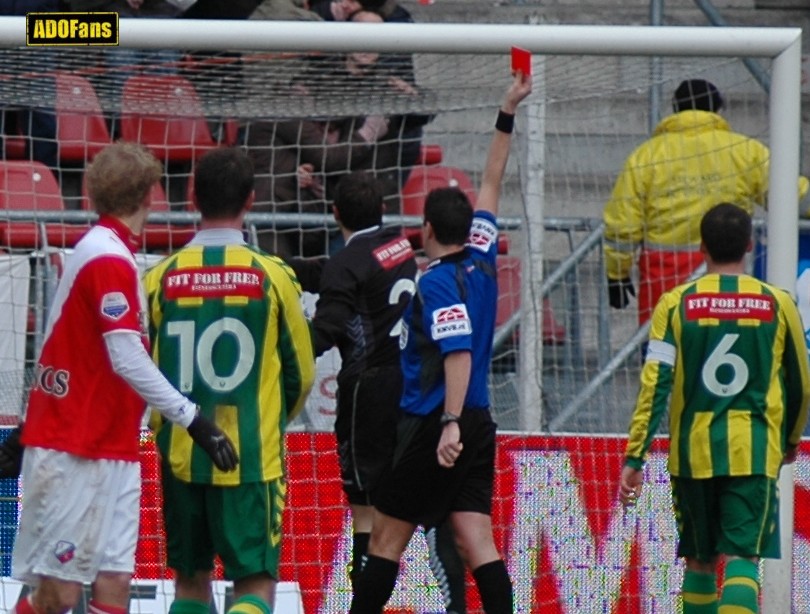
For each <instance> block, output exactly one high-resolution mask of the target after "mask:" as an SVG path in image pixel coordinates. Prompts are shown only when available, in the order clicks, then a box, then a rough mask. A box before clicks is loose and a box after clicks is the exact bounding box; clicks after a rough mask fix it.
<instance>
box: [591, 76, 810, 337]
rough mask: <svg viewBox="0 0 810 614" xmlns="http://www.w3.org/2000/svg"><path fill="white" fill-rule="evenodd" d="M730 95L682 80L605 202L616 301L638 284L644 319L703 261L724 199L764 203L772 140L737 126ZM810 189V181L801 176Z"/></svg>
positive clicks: (802, 188)
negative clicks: (705, 235) (728, 116)
mask: <svg viewBox="0 0 810 614" xmlns="http://www.w3.org/2000/svg"><path fill="white" fill-rule="evenodd" d="M724 106H725V101H724V99H723V96H722V95H721V94H720V92H719V91H718V89H717V88H716V87H715V86H714V85H713V84H712V83H710V82H708V81H705V80H703V79H689V80H687V81H683V82H682V83H681V84H680V85H679V86H678V88H677V89H676V90H675V95H674V96H673V99H672V107H673V111H674V114H672V115H670V116H669V117H666V118H664V119H663V120H662V121H661V123H659V124H658V126H657V127H656V129H655V133H654V134H653V136H652V138H650V139H649V140H648V141H646V142H644V143H642V144H641V145H640V146H639V147H638V148H636V150H635V151H634V152H633V153H632V154H630V156H629V157H628V158H627V160H626V161H625V163H624V167H623V169H622V171H621V173H620V175H619V177H618V179H617V180H616V184H615V186H614V187H613V193H612V195H611V197H610V200H609V201H608V203H607V205H606V206H605V210H604V222H605V262H606V268H607V278H608V290H609V296H610V305H611V307H614V308H616V309H623V308H624V307H626V306H627V304H628V303H629V301H630V297H631V296H635V288H634V286H633V282H632V278H631V268H632V266H633V260H634V257H635V254H636V252H638V251H639V250H640V254H639V255H638V269H639V293H638V321H639V324H644V323H645V322H646V321H647V320H648V319H649V317H650V313H651V311H652V309H653V307H654V306H655V304H656V302H657V301H658V298H659V297H660V296H661V294H662V293H663V292H665V291H666V290H669V289H670V288H673V287H674V286H676V285H678V284H680V283H682V282H684V281H685V280H686V279H687V278H688V277H689V276H690V275H691V274H692V273H693V272H694V271H695V270H696V269H697V268H698V266H699V265H700V264H701V263H702V262H703V255H702V254H701V252H700V250H699V245H700V219H701V217H702V216H703V214H704V213H705V212H706V211H707V210H708V209H709V207H711V206H712V205H714V204H715V203H717V202H732V203H735V204H737V205H739V206H740V207H743V208H744V209H745V210H746V211H748V212H749V213H752V212H753V210H754V207H755V206H756V205H765V202H766V194H767V190H768V158H769V151H768V148H767V147H766V146H765V145H763V144H762V143H760V142H759V141H756V140H754V139H752V138H749V137H747V136H744V135H742V134H737V133H735V132H732V131H731V128H730V127H729V124H728V122H727V121H726V120H725V119H724V118H723V117H721V116H720V110H721V109H722V108H723V107H724ZM799 192H800V195H801V197H802V198H804V197H805V196H806V195H807V192H808V181H807V179H806V178H804V177H802V178H800V182H799Z"/></svg>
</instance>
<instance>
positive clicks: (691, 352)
mask: <svg viewBox="0 0 810 614" xmlns="http://www.w3.org/2000/svg"><path fill="white" fill-rule="evenodd" d="M809 386H810V372H809V371H808V359H807V347H806V345H805V340H804V329H803V327H802V323H801V320H800V317H799V313H798V310H797V308H796V305H795V304H794V302H793V300H792V298H791V297H790V296H789V295H788V294H787V293H786V292H784V291H783V290H780V289H778V288H775V287H773V286H771V285H769V284H766V283H764V282H761V281H759V280H757V279H754V278H753V277H750V276H748V275H739V276H738V275H718V274H709V275H705V276H703V277H701V278H700V279H698V280H696V281H694V282H690V283H686V284H683V285H681V286H678V287H677V288H675V289H673V290H671V291H670V292H668V293H666V294H664V296H663V297H662V298H661V300H660V301H659V302H658V304H657V306H656V308H655V311H654V313H653V318H652V322H651V328H650V343H649V347H648V352H647V358H646V361H645V364H644V368H643V370H642V373H641V388H640V392H639V395H638V400H637V402H636V407H635V412H634V414H633V418H632V421H631V424H630V438H629V441H628V444H627V449H626V456H627V463H628V464H629V465H631V466H633V467H635V468H637V469H638V468H641V466H642V463H643V461H644V459H645V457H646V454H647V451H648V450H649V446H650V443H651V441H652V438H653V435H654V434H655V432H656V431H657V429H658V425H659V423H660V421H661V418H662V416H663V415H664V413H665V412H666V410H667V407H669V411H670V415H669V437H670V450H669V472H670V473H671V474H672V475H675V476H680V477H686V478H697V479H700V478H709V477H714V476H745V475H766V476H770V477H773V478H775V477H777V475H778V473H779V468H780V466H781V464H782V459H783V457H784V454H785V451H786V447H787V445H788V444H790V445H796V444H798V443H799V438H800V437H801V433H802V430H803V429H804V426H805V422H806V421H807V403H808V398H809V396H808V395H809V393H810V387H809Z"/></svg>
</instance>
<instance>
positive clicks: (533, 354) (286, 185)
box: [0, 18, 810, 614]
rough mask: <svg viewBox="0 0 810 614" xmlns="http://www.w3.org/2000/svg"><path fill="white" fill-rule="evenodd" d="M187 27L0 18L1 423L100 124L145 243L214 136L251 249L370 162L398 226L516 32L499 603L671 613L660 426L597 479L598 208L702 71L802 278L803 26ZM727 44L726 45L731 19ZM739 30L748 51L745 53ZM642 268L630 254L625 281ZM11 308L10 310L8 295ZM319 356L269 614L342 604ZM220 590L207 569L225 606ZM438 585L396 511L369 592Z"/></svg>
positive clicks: (620, 429) (401, 601) (614, 455)
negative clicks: (52, 39)
mask: <svg viewBox="0 0 810 614" xmlns="http://www.w3.org/2000/svg"><path fill="white" fill-rule="evenodd" d="M195 25H196V24H194V22H189V21H173V20H160V21H149V20H141V19H137V20H126V19H122V20H121V26H120V27H121V42H122V47H120V48H113V49H107V48H104V49H101V48H96V49H94V48H62V49H58V50H56V49H50V48H36V49H34V48H24V47H22V46H21V42H20V41H21V40H22V38H21V37H23V36H24V20H22V19H13V18H3V19H0V45H3V48H2V49H0V78H2V84H3V87H2V88H0V108H2V109H4V111H3V114H2V118H3V123H2V136H3V153H4V159H3V160H2V161H0V182H2V185H0V201H2V203H3V206H2V207H0V249H2V251H3V252H4V253H3V254H0V259H8V262H9V265H8V267H9V268H8V270H7V269H6V268H5V267H3V268H0V276H2V278H0V287H3V288H5V287H9V288H12V286H13V287H14V289H13V290H11V289H10V290H9V293H8V296H9V298H8V299H6V298H5V297H6V294H4V293H2V292H0V302H2V304H3V309H0V314H2V315H0V318H1V319H2V322H0V335H2V336H3V340H2V341H0V348H3V347H15V348H17V351H16V353H15V354H13V355H12V356H11V357H10V358H9V369H8V371H10V372H11V373H12V375H10V376H9V378H8V379H9V382H11V383H10V386H9V387H8V389H9V390H11V392H10V393H9V394H5V393H4V395H3V396H2V399H3V407H2V408H1V409H2V411H3V413H4V414H6V415H7V416H8V417H9V418H8V419H7V421H9V422H14V420H16V416H18V415H19V413H20V410H21V407H22V403H23V399H24V393H25V384H24V383H25V381H26V379H25V378H26V374H27V373H30V372H31V368H32V365H33V361H34V359H35V356H36V351H37V348H38V343H39V342H40V340H41V334H42V330H43V322H44V318H45V316H46V315H47V309H48V305H49V298H50V296H51V295H52V291H53V287H54V284H55V283H56V281H57V280H58V275H59V271H60V262H61V258H62V257H63V256H64V254H65V253H66V251H69V249H70V247H71V246H72V245H73V244H74V243H75V241H76V240H77V239H78V237H79V236H81V233H82V232H83V231H84V229H86V227H87V225H88V224H89V223H91V221H92V219H93V216H92V214H91V212H90V211H89V208H88V204H87V200H86V196H85V191H84V185H83V170H84V168H85V165H86V163H87V161H88V160H90V159H92V156H93V155H95V153H96V152H97V151H98V150H99V149H100V148H102V147H103V146H104V145H105V144H108V143H109V142H111V141H112V140H114V139H119V138H121V139H127V140H136V141H139V142H142V143H144V144H146V145H147V146H148V147H149V148H150V149H151V150H152V151H153V152H154V153H155V154H156V155H157V156H158V157H159V158H160V159H161V161H162V162H163V163H164V170H165V173H164V177H163V180H162V182H161V185H160V189H158V190H156V191H155V193H154V194H153V209H152V211H153V213H152V215H151V217H150V220H149V225H148V228H147V234H146V244H145V248H144V250H145V252H147V253H148V254H149V258H156V257H159V255H160V254H164V253H166V252H167V251H169V250H171V249H174V248H176V247H179V246H181V245H183V244H184V243H185V242H186V241H187V240H188V238H189V237H190V236H191V234H192V233H193V231H194V229H195V227H196V223H197V217H196V214H194V212H193V207H192V206H191V204H190V203H191V199H192V197H193V194H192V189H191V183H190V177H191V175H192V173H193V169H194V163H195V160H196V159H197V158H198V157H199V156H200V155H201V154H202V153H203V152H205V151H207V150H209V149H211V148H214V147H220V146H238V147H245V148H247V150H248V152H249V153H250V155H251V157H252V158H253V160H254V164H255V170H256V178H257V184H256V189H257V199H256V206H255V207H254V209H253V212H252V213H251V214H250V216H249V218H248V225H247V228H246V231H247V233H248V236H249V239H250V240H251V241H252V242H255V243H256V244H258V245H259V246H261V247H263V248H265V249H267V250H269V251H273V252H278V253H281V254H283V255H285V256H293V255H299V256H301V255H302V256H305V257H310V256H311V257H315V256H320V255H328V254H330V253H334V252H335V251H336V250H338V249H340V247H341V239H340V235H339V233H338V232H337V227H336V224H335V223H334V220H333V219H332V217H331V209H330V194H331V193H332V191H333V189H334V184H335V183H336V182H337V180H339V178H340V177H341V176H342V175H344V174H346V173H347V172H349V171H351V170H356V169H365V170H369V171H370V172H373V173H375V174H376V175H377V176H378V177H379V178H380V179H381V181H382V182H383V185H384V186H385V198H386V214H387V215H386V222H387V223H390V224H396V225H400V226H402V228H403V232H404V233H405V234H406V235H407V236H409V237H411V238H412V239H413V241H414V244H415V246H416V247H417V248H419V247H420V246H419V245H418V240H417V238H418V232H414V229H418V227H419V225H420V220H421V218H420V214H421V207H422V204H423V201H424V197H425V195H426V194H427V192H428V191H429V190H431V189H433V188H435V187H439V186H446V185H455V186H459V187H461V188H462V189H464V190H465V191H468V193H469V194H470V195H471V196H472V197H474V195H475V192H476V190H477V188H478V186H479V184H480V179H481V172H482V169H483V165H484V161H485V157H486V151H487V146H488V144H489V140H490V137H491V134H492V129H493V123H494V119H495V114H496V111H497V108H498V105H499V104H500V101H501V99H502V97H503V93H504V91H505V88H506V87H507V85H508V83H509V81H510V68H509V47H510V46H511V45H513V44H515V45H519V46H522V47H526V48H528V49H531V50H532V51H534V52H535V57H534V64H533V69H534V94H533V95H532V97H531V98H530V99H529V100H528V101H527V104H525V105H524V106H523V107H522V108H521V110H520V112H519V115H518V118H517V121H516V138H515V140H514V145H513V151H512V154H511V158H510V161H509V164H508V167H507V173H506V178H505V182H504V186H503V192H502V201H501V209H500V221H501V229H502V239H501V244H500V252H501V255H500V257H499V266H498V281H499V292H500V295H499V308H498V318H497V331H496V339H495V355H494V359H493V362H492V366H491V371H490V376H489V384H490V391H491V398H492V405H493V413H494V416H495V418H496V421H497V422H498V424H499V429H500V434H499V443H500V449H499V453H498V462H497V476H496V484H495V493H496V496H495V507H494V509H493V522H494V524H495V529H496V538H497V543H498V546H499V548H500V549H501V551H502V552H503V554H504V556H505V559H506V561H507V566H508V569H509V571H510V574H511V576H512V579H513V583H514V587H515V598H516V607H517V611H521V612H541V611H542V612H559V613H560V614H562V613H570V612H577V611H581V612H600V613H601V612H630V613H634V612H637V613H639V614H641V613H646V612H650V613H651V612H673V611H676V604H677V597H678V592H679V590H680V584H681V579H682V568H681V564H680V562H679V561H678V559H677V557H676V555H675V545H676V529H675V525H674V519H673V518H672V514H671V505H670V502H669V486H668V476H667V474H666V468H665V458H666V443H665V441H663V440H662V441H659V442H657V443H656V444H655V447H654V451H653V454H652V456H651V461H650V463H649V464H648V467H647V470H646V471H647V476H646V484H647V486H646V489H645V491H644V494H643V496H642V498H641V500H640V501H639V505H638V506H637V507H636V508H635V509H634V510H633V511H631V512H628V513H623V512H622V511H621V509H620V507H619V504H618V501H617V499H616V496H615V493H616V486H617V482H618V476H619V473H620V470H621V465H622V460H623V459H622V454H623V445H624V434H625V433H626V430H627V426H628V422H629V417H630V413H631V411H632V409H633V405H634V400H635V394H636V392H637V388H638V377H639V371H640V366H641V359H640V345H641V343H642V342H643V340H644V330H640V329H639V325H638V319H637V312H636V307H637V305H636V302H635V301H634V300H631V302H630V305H629V306H628V307H627V308H626V309H624V310H614V309H611V308H610V307H609V305H608V301H607V297H608V290H607V284H606V279H605V262H604V251H603V248H604V236H603V226H602V211H603V208H604V205H605V203H606V202H607V201H608V199H609V198H610V195H611V191H612V188H613V185H614V182H615V180H616V177H617V175H618V173H619V172H620V170H621V168H622V165H623V163H624V160H625V158H626V157H627V156H628V155H629V154H630V153H631V151H632V150H633V149H634V148H635V147H636V146H638V145H639V144H640V143H641V142H642V141H644V140H646V139H647V138H648V137H649V136H650V135H651V134H652V133H653V131H654V129H655V126H656V124H657V123H658V122H659V121H660V120H662V119H663V118H664V117H666V116H667V115H668V114H670V113H671V111H672V108H671V98H672V94H673V91H674V90H675V88H677V86H678V85H679V83H680V82H681V81H683V80H685V79H706V80H708V81H711V82H712V83H714V84H715V85H716V86H717V88H718V89H719V90H720V92H721V93H722V96H723V98H724V100H725V102H726V105H725V107H724V109H723V117H724V118H725V120H726V121H728V123H729V125H730V127H731V129H733V130H735V131H737V132H740V133H743V134H746V135H748V136H750V137H752V138H754V139H757V140H759V141H761V142H762V143H764V144H767V145H769V146H770V148H771V160H772V165H771V166H772V167H773V168H772V170H771V185H772V189H771V190H770V194H769V202H770V209H769V210H768V211H766V210H765V209H764V208H763V207H761V206H758V207H757V208H756V215H757V238H758V242H757V249H756V250H755V253H754V255H753V257H752V259H751V261H750V267H751V271H752V272H753V273H755V274H757V275H759V276H761V277H763V278H765V277H766V276H767V277H768V279H769V280H771V281H774V282H775V283H778V284H779V285H782V286H785V287H789V288H791V289H793V288H795V286H796V274H795V273H796V271H797V261H798V258H797V240H798V234H799V233H798V211H797V209H798V207H797V204H796V203H797V202H798V198H797V193H796V192H797V188H796V184H797V181H796V179H797V169H798V155H797V151H798V133H799V117H798V85H797V82H798V60H797V57H796V51H795V44H796V43H795V40H796V34H795V32H796V31H793V30H784V31H782V30H773V29H758V30H756V31H754V30H735V29H728V30H716V29H692V28H679V29H670V28H632V27H627V28H622V27H616V28H600V27H574V28H571V27H550V26H464V27H463V28H462V27H459V26H452V25H444V26H440V25H438V24H419V25H417V26H409V25H406V26H405V28H402V27H399V25H392V24H383V25H376V24H341V23H335V24H303V23H286V22H285V23H278V22H261V23H259V22H249V23H225V22H206V23H205V24H204V27H202V26H201V27H199V28H196V27H194V26H195ZM408 28H410V29H408ZM737 37H739V38H737ZM743 39H744V40H746V41H747V43H746V45H745V46H743V45H742V43H738V42H737V41H738V40H743ZM172 45H174V46H172ZM743 53H745V54H747V55H749V56H756V59H755V60H753V61H752V60H750V59H749V60H748V61H747V62H745V63H744V62H743V59H744V58H743V56H742V54H743ZM768 87H769V88H770V94H769V92H768V90H767V88H768ZM769 236H770V237H771V242H770V244H769V245H768V244H767V242H766V239H767V237H769ZM773 237H778V238H779V240H778V241H774V240H773ZM766 246H767V247H768V253H767V254H768V259H767V261H766V260H765V259H764V254H765V248H766ZM808 258H810V256H808ZM0 262H4V261H2V260H0ZM12 263H13V264H14V266H16V267H17V268H16V269H14V271H18V272H16V273H15V272H13V271H12ZM19 271H21V272H19ZM637 275H638V274H637V272H636V270H635V269H633V272H632V276H633V279H634V281H636V282H637ZM20 276H22V278H23V282H24V283H22V284H20V283H19V279H20ZM15 280H16V282H17V283H14V282H15ZM7 305H9V306H11V305H16V306H17V309H16V311H15V312H14V313H16V315H15V316H14V317H13V318H12V316H11V315H8V314H11V313H12V310H11V309H10V307H9V308H7ZM20 306H22V313H21V312H20ZM8 343H11V344H13V345H12V346H9V345H8ZM0 358H1V357H0ZM0 364H4V363H0ZM336 368H337V362H336V360H335V357H334V355H332V356H329V355H327V356H326V357H324V358H323V359H321V360H320V361H319V374H318V377H319V379H318V382H317V384H316V387H315V390H314V391H313V393H312V395H311V398H310V400H309V403H308V406H307V409H306V411H305V412H304V415H303V416H302V417H301V418H300V419H299V420H298V421H296V423H294V424H293V426H292V428H291V431H292V432H291V433H290V434H289V435H288V442H287V443H288V457H287V464H288V471H289V479H290V487H289V500H288V507H287V510H286V519H285V535H284V549H283V564H282V572H281V574H282V578H281V579H282V581H284V582H285V584H284V585H283V589H284V590H283V591H282V594H283V597H280V598H281V599H284V600H286V601H284V602H283V603H284V605H283V606H282V607H279V609H278V610H277V611H279V612H287V611H288V610H287V609H285V608H293V609H290V610H289V611H296V609H295V608H299V607H303V608H304V611H306V612H323V613H331V612H337V611H346V610H347V609H348V605H349V601H350V599H351V588H350V585H349V580H348V575H347V566H348V564H349V559H350V550H351V537H350V518H349V516H348V514H347V507H346V505H345V502H344V500H343V498H342V494H341V490H340V481H339V476H338V472H337V464H336V454H335V444H334V440H333V436H332V434H331V430H332V423H333V420H334V387H335V377H334V376H335V369H336ZM0 375H2V374H0ZM5 389H6V388H5V387H4V390H5ZM143 450H144V456H143V458H144V479H145V482H144V497H143V502H142V507H143V510H142V522H141V540H140V542H139V549H138V568H137V573H136V576H137V582H136V583H135V586H134V588H133V598H132V599H133V601H132V604H133V605H132V607H131V610H132V611H139V612H164V611H166V610H167V608H168V604H169V603H170V601H171V598H172V587H171V582H170V578H171V576H170V573H169V571H168V570H167V569H166V567H165V561H164V556H165V549H164V541H163V534H162V529H161V526H162V522H161V518H160V509H161V507H160V505H161V504H160V495H159V492H160V490H159V487H158V483H157V481H158V476H157V469H156V464H155V455H154V450H153V448H152V444H151V443H150V442H149V440H148V437H145V438H144V444H143ZM796 478H797V485H796V490H795V496H796V497H797V501H798V502H799V504H797V506H796V508H797V510H799V512H797V516H796V532H795V538H794V540H793V541H792V544H791V542H790V541H789V542H788V546H790V545H792V547H793V551H792V552H791V553H789V556H788V557H787V559H786V561H785V562H783V567H781V568H777V571H776V572H774V573H773V575H772V576H770V577H775V578H777V580H775V582H776V584H775V585H774V586H776V587H783V586H784V585H780V584H779V583H778V582H779V578H780V577H784V569H785V568H787V569H788V570H789V569H790V568H791V566H792V567H794V568H796V569H802V568H803V567H804V566H806V564H807V562H808V560H810V550H809V549H808V547H807V539H809V538H810V517H808V518H805V517H804V514H805V512H804V510H806V509H807V506H802V505H800V503H801V502H804V501H805V500H806V499H807V497H808V496H810V494H808V493H810V491H808V490H807V488H810V458H807V457H806V456H804V455H801V456H800V460H799V462H798V463H797V465H796ZM784 484H785V483H784V482H783V488H785V486H784ZM787 484H788V485H790V486H792V485H791V484H790V482H787ZM791 492H793V491H792V490H791ZM17 494H18V492H17V489H16V485H13V487H12V488H11V489H10V491H9V493H8V494H7V496H6V498H5V499H0V507H2V506H6V507H5V508H3V509H0V563H2V565H3V567H2V572H3V574H4V575H6V576H7V575H8V574H9V571H10V569H9V555H10V547H11V543H12V540H13V529H14V525H15V522H16V513H17ZM783 494H784V491H783ZM3 514H6V515H3ZM783 532H785V528H784V526H783ZM788 533H790V532H789V531H788ZM791 557H792V558H791ZM785 566H786V567H785ZM217 574H218V577H221V571H220V570H219V569H218V570H217ZM768 577H769V576H767V575H766V579H767V578H768ZM788 577H789V574H788ZM227 587H228V585H227V583H224V584H217V590H218V591H219V592H218V593H217V594H218V598H217V599H218V601H217V607H218V608H220V611H222V610H221V608H222V607H223V604H226V603H227V602H228V599H229V598H230V596H229V593H228V592H227V591H228V588H227ZM768 590H770V589H768ZM774 590H781V588H777V589H774ZM787 590H792V595H793V607H794V609H795V610H797V611H803V609H807V608H810V584H808V583H807V582H806V581H805V580H802V579H801V577H798V578H797V580H796V582H795V583H794V584H793V586H792V589H791V588H788V589H787ZM19 591H20V587H19V585H17V584H15V583H14V582H13V581H11V580H10V579H8V578H3V579H2V580H0V608H6V609H8V608H10V607H11V605H12V603H13V602H14V601H15V600H16V598H17V595H18V594H19ZM468 592H469V606H470V611H471V612H477V611H481V610H480V607H481V606H480V602H479V601H478V597H477V593H476V591H475V590H474V589H473V588H472V584H470V590H469V591H468ZM441 604H442V602H441V595H440V592H439V588H438V585H437V582H436V580H435V579H434V578H433V577H432V576H431V574H430V571H429V567H428V564H427V547H426V545H425V542H424V539H423V538H422V537H421V534H420V533H418V532H417V534H416V536H415V537H414V539H413V540H412V543H411V545H410V546H409V550H408V553H407V555H406V557H405V558H404V559H403V566H402V571H401V573H400V577H399V581H398V584H397V588H396V590H395V593H394V596H393V597H392V600H391V602H390V603H389V605H390V606H391V607H392V608H394V609H395V610H396V611H398V612H414V613H416V612H434V611H440V610H441V609H442V605H441ZM768 607H772V606H771V605H770V604H768ZM777 607H778V606H777ZM763 611H766V610H764V609H763ZM767 611H768V612H778V611H781V610H778V609H773V610H770V609H769V610H767ZM786 611H789V610H786Z"/></svg>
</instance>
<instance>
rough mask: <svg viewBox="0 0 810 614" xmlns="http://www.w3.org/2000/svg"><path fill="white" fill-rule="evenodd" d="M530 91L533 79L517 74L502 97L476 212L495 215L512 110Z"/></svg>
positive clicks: (504, 165) (512, 121)
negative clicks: (486, 212) (487, 212)
mask: <svg viewBox="0 0 810 614" xmlns="http://www.w3.org/2000/svg"><path fill="white" fill-rule="evenodd" d="M531 91H532V77H531V75H526V74H524V73H522V72H516V73H515V75H514V80H513V81H512V84H511V85H510V86H509V89H508V90H507V91H506V95H505V96H504V100H503V103H501V107H500V109H499V110H498V119H497V120H496V121H495V131H494V133H493V135H492V142H491V143H490V146H489V153H488V154H487V163H486V166H485V167H484V176H483V179H482V180H481V190H480V192H479V193H478V199H477V201H476V205H475V208H476V210H478V211H489V212H491V213H492V214H493V215H496V216H497V215H498V201H499V200H500V195H501V181H502V180H503V173H504V169H505V168H506V161H507V160H508V159H509V147H510V143H511V139H512V129H513V127H514V124H515V111H516V110H517V107H518V104H520V101H521V100H523V99H524V98H526V96H528V95H529V94H531Z"/></svg>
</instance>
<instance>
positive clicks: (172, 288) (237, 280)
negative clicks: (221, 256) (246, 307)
mask: <svg viewBox="0 0 810 614" xmlns="http://www.w3.org/2000/svg"><path fill="white" fill-rule="evenodd" d="M263 288H264V272H262V271H261V270H259V269H252V268H250V267H245V266H210V267H189V268H187V269H177V270H175V271H170V272H168V273H167V274H166V276H165V277H164V278H163V292H164V293H165V296H166V298H167V299H169V300H170V301H176V300H178V299H181V298H199V297H202V298H224V297H226V296H234V297H237V296H238V297H247V298H252V299H260V298H262V296H263V295H264V290H263Z"/></svg>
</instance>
